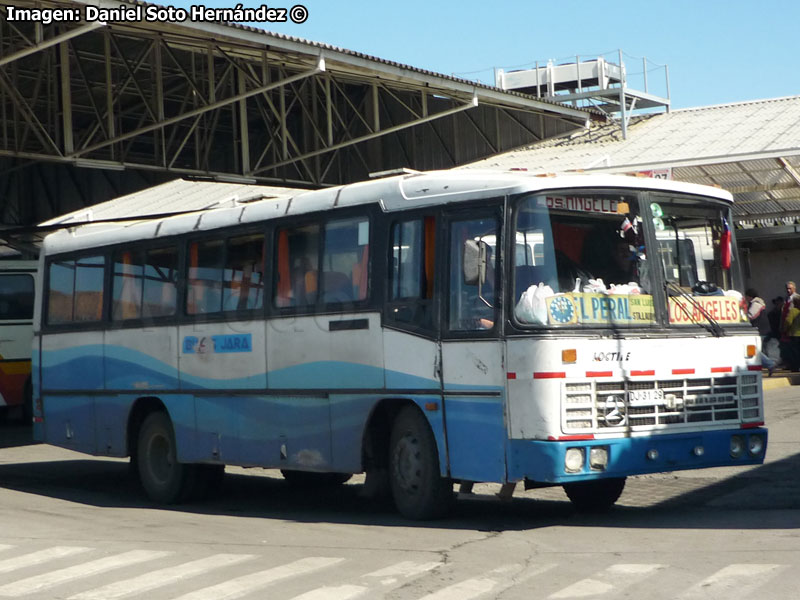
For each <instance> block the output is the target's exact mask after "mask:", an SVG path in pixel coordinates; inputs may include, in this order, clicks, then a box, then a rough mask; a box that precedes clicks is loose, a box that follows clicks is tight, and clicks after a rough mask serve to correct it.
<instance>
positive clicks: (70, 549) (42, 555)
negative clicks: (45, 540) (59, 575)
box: [0, 546, 91, 573]
mask: <svg viewBox="0 0 800 600" xmlns="http://www.w3.org/2000/svg"><path fill="white" fill-rule="evenodd" d="M89 550H91V548H81V547H78V546H53V547H52V548H47V549H45V550H39V551H37V552H31V553H30V554H23V555H22V556H15V557H14V558H7V559H5V560H0V573H8V572H9V571H16V570H17V569H23V568H25V567H31V566H33V565H40V564H42V563H45V562H47V561H50V560H55V559H56V558H63V557H65V556H73V555H75V554H80V553H81V552H88V551H89Z"/></svg>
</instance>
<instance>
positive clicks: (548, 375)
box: [533, 371, 567, 379]
mask: <svg viewBox="0 0 800 600" xmlns="http://www.w3.org/2000/svg"><path fill="white" fill-rule="evenodd" d="M566 376H567V374H566V373H565V372H563V371H551V372H547V371H544V372H541V373H534V374H533V378H534V379H564V378H565V377H566Z"/></svg>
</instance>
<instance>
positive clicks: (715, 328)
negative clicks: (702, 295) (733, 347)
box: [664, 279, 725, 337]
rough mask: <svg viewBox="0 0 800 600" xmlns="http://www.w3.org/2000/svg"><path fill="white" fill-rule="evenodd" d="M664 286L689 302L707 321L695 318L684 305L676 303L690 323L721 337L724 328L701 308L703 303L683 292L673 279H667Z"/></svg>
mask: <svg viewBox="0 0 800 600" xmlns="http://www.w3.org/2000/svg"><path fill="white" fill-rule="evenodd" d="M664 287H665V289H670V290H672V291H673V292H675V293H676V294H677V295H678V296H680V297H681V298H683V299H684V300H686V301H687V302H689V304H691V305H692V307H693V308H694V309H695V310H697V311H699V312H700V314H701V315H703V316H704V317H705V318H706V320H707V321H708V323H703V322H701V321H697V320H695V318H694V316H693V315H692V314H690V313H689V311H688V310H686V307H685V306H684V305H683V304H680V303H678V305H679V306H680V308H681V310H682V311H683V312H684V314H685V315H686V316H687V317H689V319H690V320H691V321H692V323H695V324H697V325H700V326H701V327H703V328H705V329H706V330H707V331H709V332H711V333H712V334H713V335H715V336H716V337H722V336H724V335H725V330H724V329H723V328H722V327H721V326H720V324H719V323H718V322H717V321H716V320H715V319H714V317H712V316H711V315H710V314H709V313H708V311H707V310H706V309H705V308H703V305H702V304H700V303H699V302H698V301H697V300H695V299H694V298H693V297H692V295H691V294H687V293H686V292H684V291H683V289H682V288H681V286H679V285H678V284H676V283H675V282H674V281H670V280H668V279H667V280H666V283H665V284H664Z"/></svg>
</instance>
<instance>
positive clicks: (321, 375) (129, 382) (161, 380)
mask: <svg viewBox="0 0 800 600" xmlns="http://www.w3.org/2000/svg"><path fill="white" fill-rule="evenodd" d="M104 351H105V356H103V352H104ZM42 373H43V381H44V383H45V388H46V389H49V390H53V389H92V390H95V389H104V388H105V389H211V390H213V389H226V388H234V389H263V388H264V379H265V373H264V372H263V371H262V372H260V373H253V374H250V375H247V376H244V377H234V378H232V377H228V376H225V373H224V372H222V373H221V376H220V377H204V376H199V375H193V374H190V373H186V372H183V373H180V372H179V371H178V369H177V368H176V367H175V366H173V365H170V364H168V363H165V362H163V361H160V360H158V359H156V358H154V357H153V356H151V355H149V354H146V353H144V352H140V351H138V350H134V349H131V348H125V347H122V346H110V345H109V346H105V347H103V346H101V345H96V344H93V345H86V346H79V347H75V348H67V349H62V350H49V351H46V352H43V353H42ZM266 375H267V377H268V384H269V385H268V387H269V388H270V389H319V390H329V389H358V388H362V389H381V388H384V387H385V388H387V389H403V390H412V389H426V390H435V389H438V388H439V386H440V383H439V381H438V380H436V379H433V378H426V377H419V376H417V375H412V374H409V373H403V372H400V371H393V370H384V369H383V368H381V367H376V366H372V365H364V364H358V363H350V362H344V361H317V362H312V363H306V364H302V365H294V366H291V367H285V368H282V369H277V370H275V371H270V372H268V373H267V374H266ZM445 389H446V390H447V391H450V392H458V391H467V390H469V391H473V392H474V391H486V392H494V393H497V392H502V391H503V389H504V388H503V387H502V386H485V385H484V386H480V385H472V384H452V383H447V384H446V385H445Z"/></svg>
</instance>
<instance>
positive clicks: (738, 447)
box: [731, 435, 744, 458]
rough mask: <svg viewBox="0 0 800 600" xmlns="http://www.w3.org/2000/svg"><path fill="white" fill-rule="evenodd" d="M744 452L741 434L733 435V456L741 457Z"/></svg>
mask: <svg viewBox="0 0 800 600" xmlns="http://www.w3.org/2000/svg"><path fill="white" fill-rule="evenodd" d="M742 452H744V440H743V439H742V436H740V435H732V436H731V458H739V457H740V456H741V455H742Z"/></svg>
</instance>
